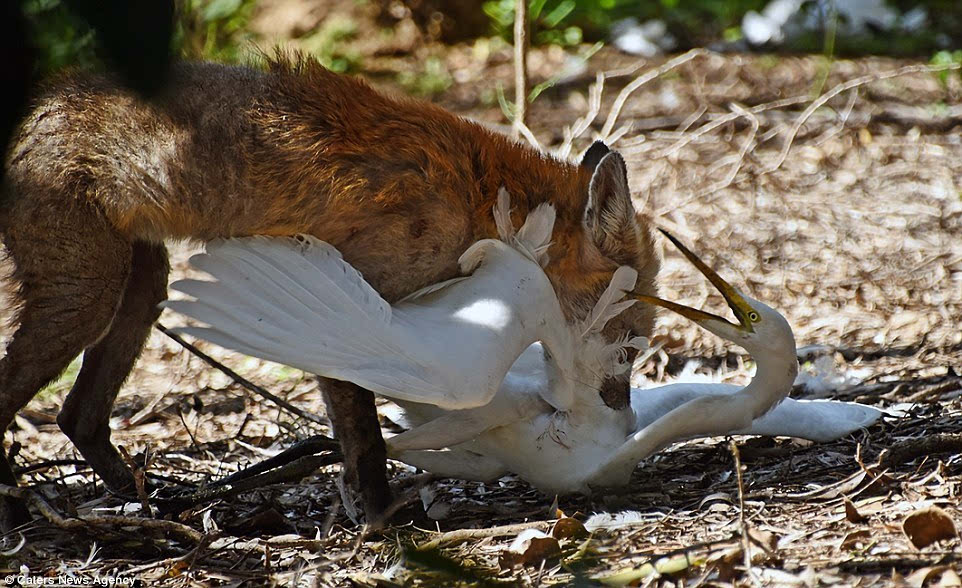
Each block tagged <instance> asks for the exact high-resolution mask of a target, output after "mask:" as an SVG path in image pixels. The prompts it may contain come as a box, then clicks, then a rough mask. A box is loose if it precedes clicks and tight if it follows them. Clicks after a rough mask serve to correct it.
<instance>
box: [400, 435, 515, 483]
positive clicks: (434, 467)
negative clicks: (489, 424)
mask: <svg viewBox="0 0 962 588" xmlns="http://www.w3.org/2000/svg"><path fill="white" fill-rule="evenodd" d="M391 449H392V447H391V440H390V439H389V440H388V451H389V452H391ZM396 459H398V460H400V461H403V462H404V463H406V464H408V465H411V466H414V467H416V468H421V469H422V470H424V471H427V472H431V473H432V474H437V475H439V476H442V477H445V478H458V479H461V480H472V481H475V482H492V481H494V480H497V479H498V478H500V477H501V476H504V475H506V474H507V473H508V470H507V468H505V467H504V465H503V464H502V463H501V462H500V461H498V460H496V459H494V458H493V457H488V456H486V455H480V454H478V453H474V452H472V451H468V450H466V449H450V450H447V451H404V452H401V453H400V454H398V455H397V457H396Z"/></svg>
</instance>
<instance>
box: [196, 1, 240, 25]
mask: <svg viewBox="0 0 962 588" xmlns="http://www.w3.org/2000/svg"><path fill="white" fill-rule="evenodd" d="M241 2H242V0H212V1H211V3H210V4H208V5H207V6H205V7H204V11H203V13H202V18H203V19H204V22H213V21H215V20H224V19H226V18H230V17H231V16H233V15H234V13H235V12H237V11H238V10H240V7H241Z"/></svg>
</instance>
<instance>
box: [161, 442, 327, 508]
mask: <svg viewBox="0 0 962 588" xmlns="http://www.w3.org/2000/svg"><path fill="white" fill-rule="evenodd" d="M342 459H343V458H342V457H341V455H340V454H327V455H307V456H304V457H300V458H297V459H295V460H293V461H291V462H290V463H286V464H284V465H282V466H280V467H277V468H274V469H272V470H269V471H266V472H263V473H260V474H256V475H253V476H249V477H245V478H242V479H240V480H238V481H236V482H234V483H231V484H220V485H217V486H213V487H209V488H205V489H203V490H198V491H196V492H193V493H191V494H187V495H181V496H176V497H174V498H170V499H166V500H165V502H167V503H169V504H172V505H176V506H177V507H178V508H187V507H190V506H194V505H197V504H201V503H203V502H210V501H213V500H223V499H225V498H230V497H232V496H236V495H238V494H242V493H244V492H250V491H251V490H256V489H258V488H263V487H265V486H270V485H272V484H284V483H287V482H298V481H300V480H302V479H303V478H305V477H307V476H309V475H311V474H313V473H314V472H316V471H317V470H319V469H320V468H322V467H324V466H328V465H331V464H334V463H338V462H340V461H341V460H342Z"/></svg>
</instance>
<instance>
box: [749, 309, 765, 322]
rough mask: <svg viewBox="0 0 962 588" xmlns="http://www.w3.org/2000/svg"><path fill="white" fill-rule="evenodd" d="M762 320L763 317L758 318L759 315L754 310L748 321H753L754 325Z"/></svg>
mask: <svg viewBox="0 0 962 588" xmlns="http://www.w3.org/2000/svg"><path fill="white" fill-rule="evenodd" d="M761 318H762V317H760V316H758V313H757V312H755V311H754V310H753V311H751V312H750V313H748V320H750V321H752V322H753V323H757V322H758V321H760V320H761Z"/></svg>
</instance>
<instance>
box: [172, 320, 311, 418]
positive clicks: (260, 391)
mask: <svg viewBox="0 0 962 588" xmlns="http://www.w3.org/2000/svg"><path fill="white" fill-rule="evenodd" d="M155 326H156V327H157V330H158V331H160V332H161V333H163V334H165V335H167V336H168V337H170V338H171V339H173V340H174V341H176V342H177V343H179V344H180V345H181V346H182V347H183V348H184V349H186V350H187V351H190V352H191V353H193V354H194V355H196V356H197V357H199V358H200V359H202V360H204V362H205V363H207V364H208V365H210V366H211V367H214V368H217V369H218V370H220V371H221V372H223V373H224V374H226V375H227V377H229V378H230V379H232V380H234V381H235V382H237V383H238V384H240V385H241V386H242V387H244V388H245V389H247V390H248V391H250V392H253V393H254V394H257V395H258V396H260V397H261V398H265V399H267V400H270V401H271V402H273V403H274V404H276V405H278V406H280V407H281V408H283V409H284V410H286V411H288V412H289V413H291V414H293V415H294V416H298V417H301V418H302V419H307V420H309V421H311V422H312V423H316V424H318V425H327V423H326V422H325V421H324V420H323V419H322V418H320V417H319V416H317V415H313V414H311V413H309V412H307V411H304V410H301V409H300V408H298V407H296V406H294V405H293V404H291V403H290V402H287V401H286V400H284V399H283V398H280V397H278V396H276V395H274V394H271V393H270V392H268V391H267V390H265V389H264V388H262V387H260V386H258V385H257V384H255V383H253V382H251V381H250V380H248V379H246V378H244V377H243V376H241V375H240V374H238V373H237V372H235V371H234V370H232V369H230V368H229V367H227V366H225V365H224V364H222V363H221V362H219V361H217V360H216V359H214V358H213V357H211V356H209V355H207V354H206V353H204V352H203V351H201V350H200V349H198V348H197V347H195V346H194V345H191V344H190V343H188V342H187V341H185V340H184V339H183V338H182V337H181V336H180V335H178V334H176V333H172V332H171V331H170V329H168V328H167V327H165V326H164V325H162V324H160V323H156V325H155Z"/></svg>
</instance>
